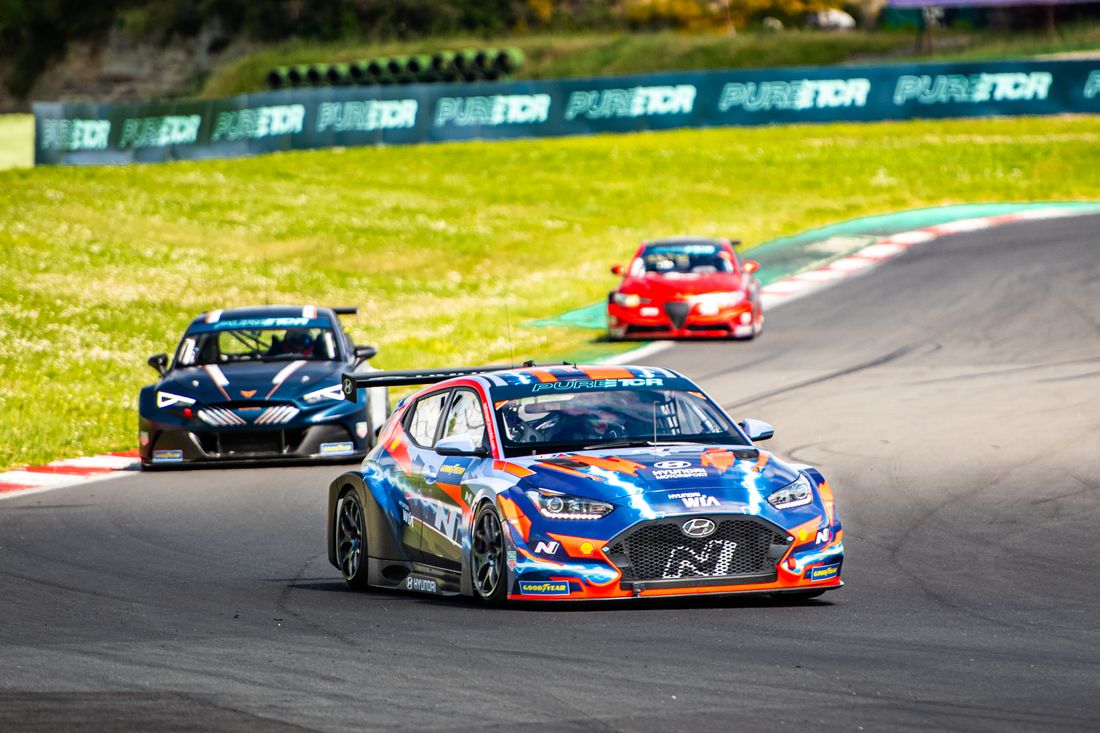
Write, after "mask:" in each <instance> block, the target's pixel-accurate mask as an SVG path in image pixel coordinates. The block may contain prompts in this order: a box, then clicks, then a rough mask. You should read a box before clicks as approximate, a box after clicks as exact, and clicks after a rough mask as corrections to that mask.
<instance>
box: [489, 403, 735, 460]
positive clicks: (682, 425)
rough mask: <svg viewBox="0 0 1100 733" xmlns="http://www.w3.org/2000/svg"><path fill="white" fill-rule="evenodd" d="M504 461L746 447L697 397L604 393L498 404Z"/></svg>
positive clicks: (717, 412)
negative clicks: (610, 450)
mask: <svg viewBox="0 0 1100 733" xmlns="http://www.w3.org/2000/svg"><path fill="white" fill-rule="evenodd" d="M496 411H497V417H498V420H499V423H500V432H501V436H502V439H503V440H502V442H503V444H504V453H505V455H506V456H520V455H530V454H533V453H553V452H557V451H566V450H578V449H584V448H601V447H618V446H621V447H626V446H629V445H650V444H652V443H654V442H656V443H677V442H687V443H707V444H711V443H720V444H723V445H730V444H733V445H748V443H747V442H746V441H745V439H744V438H743V437H742V435H741V434H740V433H739V432H738V431H737V429H736V428H735V427H734V426H733V424H732V423H731V422H730V420H729V418H728V417H726V415H725V414H724V413H722V412H721V411H720V410H719V409H718V408H716V407H715V406H714V405H713V404H712V403H711V402H710V401H709V400H707V399H706V397H704V396H703V394H702V393H701V392H694V391H684V390H669V389H604V390H587V391H583V392H563V393H558V394H536V395H531V396H528V397H518V398H515V399H510V400H502V401H498V402H497V403H496Z"/></svg>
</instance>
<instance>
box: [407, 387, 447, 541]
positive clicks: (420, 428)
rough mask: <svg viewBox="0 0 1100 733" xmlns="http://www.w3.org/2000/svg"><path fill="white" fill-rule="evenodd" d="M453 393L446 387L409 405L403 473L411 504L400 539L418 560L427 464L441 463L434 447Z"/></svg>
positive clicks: (424, 511) (426, 496)
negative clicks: (406, 450) (448, 401)
mask: <svg viewBox="0 0 1100 733" xmlns="http://www.w3.org/2000/svg"><path fill="white" fill-rule="evenodd" d="M450 395H451V390H449V389H443V390H439V391H438V392H432V393H429V394H426V395H424V396H423V397H420V398H419V399H417V401H416V402H415V403H413V404H412V405H411V406H410V407H409V410H408V413H407V414H406V417H405V420H404V423H403V427H404V430H405V436H406V437H407V439H408V440H407V444H408V451H409V460H408V463H407V464H406V465H407V468H406V470H405V471H403V475H402V476H401V483H402V493H403V494H404V497H405V502H406V504H407V505H408V513H407V516H405V517H404V527H403V531H402V538H401V541H402V544H403V545H404V549H405V551H406V552H407V553H408V558H409V559H410V560H412V561H415V562H420V561H422V560H423V555H422V553H421V550H420V546H421V544H422V536H423V534H424V531H425V530H424V527H425V521H426V520H425V514H426V504H427V503H428V501H429V497H428V493H427V491H426V488H425V484H424V474H425V466H426V465H428V466H431V465H433V464H438V461H436V460H435V459H437V458H438V456H437V455H436V453H435V451H434V450H432V447H433V446H434V445H435V441H436V438H437V436H438V433H439V427H440V424H441V423H442V418H443V413H444V411H445V410H446V408H447V400H448V398H449V397H450ZM427 514H428V515H429V516H430V517H433V518H434V514H433V513H432V512H431V511H430V510H427ZM427 521H431V519H428V520H427Z"/></svg>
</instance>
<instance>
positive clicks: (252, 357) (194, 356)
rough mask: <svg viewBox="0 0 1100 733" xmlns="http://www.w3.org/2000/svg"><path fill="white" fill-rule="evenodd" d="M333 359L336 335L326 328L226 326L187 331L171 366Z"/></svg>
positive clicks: (335, 354)
mask: <svg viewBox="0 0 1100 733" xmlns="http://www.w3.org/2000/svg"><path fill="white" fill-rule="evenodd" d="M337 358H338V350H337V348H336V338H335V336H334V335H333V333H332V329H330V328H323V327H312V328H311V327H305V328H229V329H221V330H218V331H206V332H199V333H194V332H192V333H189V334H187V335H186V336H185V337H184V339H183V341H182V342H181V343H180V347H179V350H178V351H177V352H176V363H175V365H176V366H177V367H188V366H199V365H202V364H225V363H227V362H236V361H294V360H298V359H309V360H312V361H334V360H336V359H337Z"/></svg>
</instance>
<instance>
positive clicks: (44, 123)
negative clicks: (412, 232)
mask: <svg viewBox="0 0 1100 733" xmlns="http://www.w3.org/2000/svg"><path fill="white" fill-rule="evenodd" d="M1088 112H1093V113H1095V112H1100V61H1098V60H1085V61H1007V62H988V63H982V62H967V63H953V64H920V65H889V66H835V67H815V68H784V69H757V70H750V71H705V72H683V73H663V74H647V75H644V76H623V77H602V78H596V79H557V80H551V81H517V82H495V83H488V84H482V83H472V84H432V85H409V86H400V87H398V86H390V87H322V88H316V89H310V88H296V89H285V90H278V91H269V92H262V93H258V94H246V95H241V96H237V97H230V98H226V99H214V100H179V101H176V100H173V101H160V102H143V103H116V104H95V103H79V102H66V103H46V102H40V103H35V104H34V115H35V163H36V164H37V165H54V164H69V165H82V164H101V163H133V162H155V161H164V160H183V159H188V160H190V159H201V158H215V157H216V158H225V157H235V156H245V155H256V154H259V153H269V152H274V151H279V150H304V149H309V148H326V147H334V146H353V145H383V144H384V145H402V144H411V143H427V142H447V141H454V140H471V139H493V140H495V139H508V138H525V137H550V136H559V135H588V134H593V133H605V132H632V131H640V130H669V129H674V128H684V127H696V128H698V127H718V126H727V125H761V124H787V123H798V122H838V121H856V122H870V121H877V120H902V119H911V118H946V117H971V116H988V115H1050V114H1063V113H1088Z"/></svg>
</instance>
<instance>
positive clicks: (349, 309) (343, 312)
mask: <svg viewBox="0 0 1100 733" xmlns="http://www.w3.org/2000/svg"><path fill="white" fill-rule="evenodd" d="M332 312H333V313H335V314H336V315H338V316H355V315H359V308H358V307H357V306H354V305H347V306H341V307H339V308H333V309H332Z"/></svg>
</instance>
